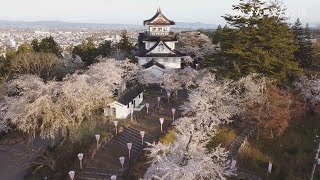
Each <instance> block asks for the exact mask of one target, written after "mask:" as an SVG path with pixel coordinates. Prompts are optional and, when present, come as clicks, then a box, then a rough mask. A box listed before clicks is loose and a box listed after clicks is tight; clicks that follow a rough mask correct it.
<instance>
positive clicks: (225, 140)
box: [207, 126, 237, 151]
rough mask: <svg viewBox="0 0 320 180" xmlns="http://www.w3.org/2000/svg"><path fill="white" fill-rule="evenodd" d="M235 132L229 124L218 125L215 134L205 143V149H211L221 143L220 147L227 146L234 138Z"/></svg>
mask: <svg viewBox="0 0 320 180" xmlns="http://www.w3.org/2000/svg"><path fill="white" fill-rule="evenodd" d="M236 137H237V133H236V130H235V129H232V128H231V127H230V126H220V127H219V128H218V129H217V134H216V135H215V136H213V137H212V138H211V139H210V141H209V143H208V144H207V149H208V150H209V151H211V150H212V149H214V148H216V147H217V146H219V145H220V144H221V146H222V147H224V148H228V147H229V146H230V145H231V143H232V142H233V141H234V140H235V139H236Z"/></svg>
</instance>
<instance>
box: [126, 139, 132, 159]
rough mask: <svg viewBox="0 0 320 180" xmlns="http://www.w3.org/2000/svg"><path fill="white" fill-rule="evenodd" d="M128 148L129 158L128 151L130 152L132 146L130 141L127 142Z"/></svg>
mask: <svg viewBox="0 0 320 180" xmlns="http://www.w3.org/2000/svg"><path fill="white" fill-rule="evenodd" d="M127 146H128V150H129V159H130V153H131V148H132V143H127Z"/></svg>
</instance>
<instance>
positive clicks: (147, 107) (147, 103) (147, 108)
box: [146, 103, 150, 114]
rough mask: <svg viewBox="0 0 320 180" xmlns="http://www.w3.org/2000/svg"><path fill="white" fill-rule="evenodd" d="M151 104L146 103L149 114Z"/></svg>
mask: <svg viewBox="0 0 320 180" xmlns="http://www.w3.org/2000/svg"><path fill="white" fill-rule="evenodd" d="M149 106H150V104H149V103H146V108H147V114H149Z"/></svg>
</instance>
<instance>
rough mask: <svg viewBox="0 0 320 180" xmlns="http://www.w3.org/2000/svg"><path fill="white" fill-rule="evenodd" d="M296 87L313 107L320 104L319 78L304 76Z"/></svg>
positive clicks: (296, 83) (297, 82)
mask: <svg viewBox="0 0 320 180" xmlns="http://www.w3.org/2000/svg"><path fill="white" fill-rule="evenodd" d="M294 85H295V87H296V88H297V89H298V90H299V91H300V95H301V96H302V97H304V98H305V101H307V100H308V101H310V102H311V104H313V105H315V104H318V103H319V102H320V78H319V77H318V76H310V77H306V76H302V77H301V78H300V79H299V80H298V81H296V82H295V83H294Z"/></svg>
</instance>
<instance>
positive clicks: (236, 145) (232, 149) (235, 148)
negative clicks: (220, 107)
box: [229, 125, 255, 159]
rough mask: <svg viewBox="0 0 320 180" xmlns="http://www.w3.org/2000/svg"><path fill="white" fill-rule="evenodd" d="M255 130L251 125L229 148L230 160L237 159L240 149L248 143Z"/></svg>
mask: <svg viewBox="0 0 320 180" xmlns="http://www.w3.org/2000/svg"><path fill="white" fill-rule="evenodd" d="M254 130H255V125H249V126H248V127H247V128H246V129H244V130H243V131H242V132H241V134H240V135H239V136H238V137H237V138H236V139H235V140H234V141H233V143H232V144H231V145H230V146H229V159H235V158H236V156H237V154H238V152H239V150H240V148H241V147H242V146H243V145H244V144H245V143H246V141H247V138H248V137H249V136H250V135H251V134H252V132H253V131H254Z"/></svg>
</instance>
